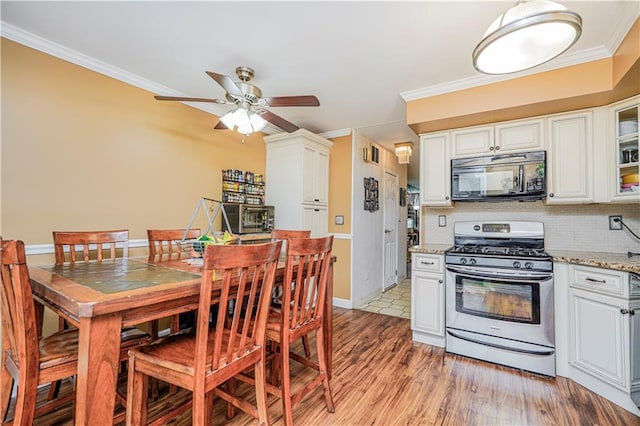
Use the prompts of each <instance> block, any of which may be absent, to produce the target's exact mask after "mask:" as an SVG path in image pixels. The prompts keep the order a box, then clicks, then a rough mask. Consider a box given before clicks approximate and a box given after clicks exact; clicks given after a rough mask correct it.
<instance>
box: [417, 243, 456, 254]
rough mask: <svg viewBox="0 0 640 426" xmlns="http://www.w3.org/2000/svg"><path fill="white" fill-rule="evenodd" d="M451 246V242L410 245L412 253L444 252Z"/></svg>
mask: <svg viewBox="0 0 640 426" xmlns="http://www.w3.org/2000/svg"><path fill="white" fill-rule="evenodd" d="M450 248H451V244H421V245H419V246H413V247H409V251H410V252H411V253H427V254H444V252H445V250H448V249H450Z"/></svg>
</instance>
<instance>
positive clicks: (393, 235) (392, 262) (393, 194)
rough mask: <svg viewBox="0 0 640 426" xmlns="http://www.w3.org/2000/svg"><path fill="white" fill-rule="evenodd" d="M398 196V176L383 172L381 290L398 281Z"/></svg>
mask: <svg viewBox="0 0 640 426" xmlns="http://www.w3.org/2000/svg"><path fill="white" fill-rule="evenodd" d="M398 197H399V195H398V176H396V175H394V174H391V173H389V172H385V174H384V279H383V280H382V290H383V291H384V290H386V289H387V288H389V287H390V286H392V285H393V284H396V283H397V282H398Z"/></svg>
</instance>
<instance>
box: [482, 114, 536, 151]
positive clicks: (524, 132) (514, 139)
mask: <svg viewBox="0 0 640 426" xmlns="http://www.w3.org/2000/svg"><path fill="white" fill-rule="evenodd" d="M543 126H544V121H543V120H527V121H523V122H516V123H509V124H500V125H497V126H496V128H495V144H494V145H495V150H496V151H500V152H501V153H510V152H525V151H539V150H542V149H544V137H543V134H544V133H543Z"/></svg>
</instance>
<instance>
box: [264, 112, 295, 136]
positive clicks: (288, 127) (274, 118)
mask: <svg viewBox="0 0 640 426" xmlns="http://www.w3.org/2000/svg"><path fill="white" fill-rule="evenodd" d="M260 116H261V117H262V118H264V119H265V120H267V121H268V122H269V123H271V124H273V125H276V126H278V127H280V128H281V129H282V130H284V131H285V132H287V133H291V132H295V131H296V130H298V129H299V127H298V126H296V125H295V124H293V123H292V122H290V121H287V120H285V119H284V118H282V117H280V116H279V115H277V114H274V113H272V112H271V111H264V112H263V113H262V114H261V115H260Z"/></svg>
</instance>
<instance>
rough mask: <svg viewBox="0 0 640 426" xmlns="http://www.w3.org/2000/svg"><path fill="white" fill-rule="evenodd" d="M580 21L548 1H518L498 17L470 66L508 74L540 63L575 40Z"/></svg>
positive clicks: (563, 49)
mask: <svg viewBox="0 0 640 426" xmlns="http://www.w3.org/2000/svg"><path fill="white" fill-rule="evenodd" d="M580 34H582V18H580V15H578V14H577V13H575V12H571V11H569V10H567V8H566V7H564V6H563V5H561V4H559V3H555V2H552V1H549V0H530V1H527V0H520V1H519V2H518V3H517V4H516V5H515V6H513V7H512V8H510V9H509V10H507V11H506V12H505V13H503V14H502V15H500V16H499V17H498V18H497V19H496V20H495V21H494V22H493V23H492V24H491V26H489V29H488V30H487V32H486V33H485V34H484V37H483V39H482V41H480V43H478V45H477V46H476V48H475V49H474V51H473V67H474V68H475V69H477V70H478V71H480V72H483V73H485V74H507V73H512V72H517V71H522V70H526V69H529V68H532V67H535V66H537V65H540V64H543V63H545V62H547V61H550V60H551V59H553V58H555V57H556V56H558V55H560V54H561V53H563V52H564V51H566V50H567V49H569V48H570V47H571V46H573V44H574V43H575V42H576V41H578V38H580Z"/></svg>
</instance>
